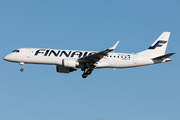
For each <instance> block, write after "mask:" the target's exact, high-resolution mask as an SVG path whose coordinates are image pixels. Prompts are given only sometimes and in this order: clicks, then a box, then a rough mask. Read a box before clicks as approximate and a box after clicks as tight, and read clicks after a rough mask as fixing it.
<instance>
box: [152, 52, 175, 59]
mask: <svg viewBox="0 0 180 120" xmlns="http://www.w3.org/2000/svg"><path fill="white" fill-rule="evenodd" d="M174 54H175V53H169V54H166V55H162V56H159V57H155V58H152V60H164V59H166V58H169V57H170V56H172V55H174Z"/></svg>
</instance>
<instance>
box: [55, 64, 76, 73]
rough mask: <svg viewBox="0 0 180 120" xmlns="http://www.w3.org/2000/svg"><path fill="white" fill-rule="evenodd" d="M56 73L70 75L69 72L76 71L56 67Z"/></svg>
mask: <svg viewBox="0 0 180 120" xmlns="http://www.w3.org/2000/svg"><path fill="white" fill-rule="evenodd" d="M56 71H57V72H59V73H70V72H73V71H76V69H74V68H69V67H62V66H59V65H57V66H56Z"/></svg>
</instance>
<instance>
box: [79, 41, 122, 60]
mask: <svg viewBox="0 0 180 120" xmlns="http://www.w3.org/2000/svg"><path fill="white" fill-rule="evenodd" d="M118 43H119V41H117V43H116V44H115V45H114V46H113V47H111V48H109V49H106V50H104V51H101V52H98V53H95V54H92V55H89V56H86V57H82V58H79V59H78V61H79V62H97V61H99V60H100V59H102V58H103V57H104V56H107V55H108V53H109V52H111V51H113V50H114V49H115V48H116V47H117V45H118Z"/></svg>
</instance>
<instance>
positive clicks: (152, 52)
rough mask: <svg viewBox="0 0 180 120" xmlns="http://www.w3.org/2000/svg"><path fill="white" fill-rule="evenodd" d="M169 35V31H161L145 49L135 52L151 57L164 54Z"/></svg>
mask: <svg viewBox="0 0 180 120" xmlns="http://www.w3.org/2000/svg"><path fill="white" fill-rule="evenodd" d="M169 36H170V32H163V33H162V34H161V35H160V36H159V37H158V39H157V40H156V41H155V42H154V43H153V44H152V45H151V46H150V47H149V48H148V49H147V50H145V51H142V52H139V53H137V54H141V55H149V56H153V57H155V56H160V55H164V54H165V52H166V47H167V44H168V40H169Z"/></svg>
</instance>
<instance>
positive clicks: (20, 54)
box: [3, 32, 175, 78]
mask: <svg viewBox="0 0 180 120" xmlns="http://www.w3.org/2000/svg"><path fill="white" fill-rule="evenodd" d="M169 36H170V32H163V33H162V34H161V35H160V36H159V37H158V38H157V40H156V41H155V42H154V43H153V44H152V45H151V46H150V47H149V48H148V49H147V50H145V51H142V52H139V53H136V54H134V53H133V54H129V53H112V52H111V51H113V50H114V49H115V48H116V47H117V45H118V43H119V41H117V43H116V44H115V45H114V46H113V47H111V48H108V49H106V50H104V51H100V52H95V51H81V50H61V49H49V48H48V49H42V48H19V49H16V50H14V51H12V52H11V53H10V54H8V55H6V56H5V57H4V58H3V59H4V60H6V61H10V62H16V63H19V64H20V65H21V66H22V68H21V69H20V71H21V72H22V71H23V70H24V68H23V67H24V64H48V65H56V71H57V72H59V73H70V72H73V71H76V70H77V69H78V68H79V69H81V70H82V71H84V72H83V74H82V77H83V78H86V77H87V76H88V75H90V74H91V73H92V71H93V70H95V69H98V68H114V69H116V68H131V67H139V66H144V65H151V64H157V63H164V62H169V61H171V60H172V59H171V58H169V57H170V56H172V55H174V54H175V53H169V54H165V51H166V47H167V44H168V40H169Z"/></svg>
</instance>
